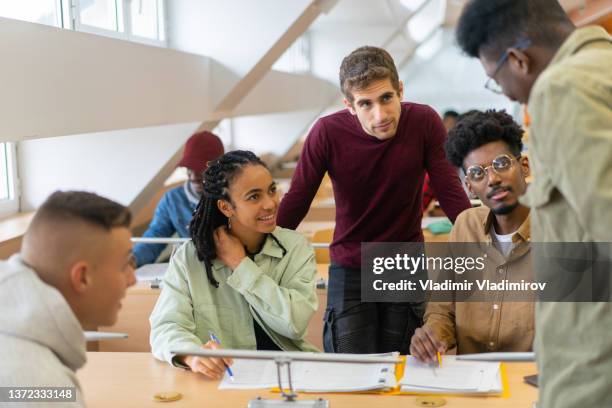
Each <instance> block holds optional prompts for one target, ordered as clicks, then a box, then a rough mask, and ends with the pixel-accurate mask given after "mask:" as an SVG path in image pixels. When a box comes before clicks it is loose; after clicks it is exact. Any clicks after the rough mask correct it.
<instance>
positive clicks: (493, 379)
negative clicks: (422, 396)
mask: <svg viewBox="0 0 612 408" xmlns="http://www.w3.org/2000/svg"><path fill="white" fill-rule="evenodd" d="M400 386H401V391H402V392H408V393H428V394H430V393H431V394H437V393H442V394H500V393H502V392H503V383H502V372H501V365H500V363H498V362H482V361H462V360H457V359H456V358H455V356H444V358H443V362H442V366H441V367H438V366H437V364H435V365H430V364H423V363H421V362H419V361H418V360H417V359H415V358H414V357H412V356H408V357H407V359H406V365H405V368H404V375H403V377H402V379H401V380H400Z"/></svg>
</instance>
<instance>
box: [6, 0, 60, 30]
mask: <svg viewBox="0 0 612 408" xmlns="http://www.w3.org/2000/svg"><path fill="white" fill-rule="evenodd" d="M0 16H2V17H8V18H13V19H16V20H24V21H29V22H32V23H41V24H47V25H52V26H56V27H61V26H62V24H61V4H60V2H59V1H58V0H0Z"/></svg>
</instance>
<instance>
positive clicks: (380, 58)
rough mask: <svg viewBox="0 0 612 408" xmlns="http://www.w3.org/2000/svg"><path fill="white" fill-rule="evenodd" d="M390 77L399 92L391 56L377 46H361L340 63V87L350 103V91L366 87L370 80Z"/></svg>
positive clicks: (395, 70)
mask: <svg viewBox="0 0 612 408" xmlns="http://www.w3.org/2000/svg"><path fill="white" fill-rule="evenodd" d="M387 78H388V79H390V80H391V85H392V86H393V88H394V89H395V90H396V91H397V92H399V89H400V85H399V75H398V73H397V68H396V67H395V62H393V57H391V54H389V53H388V52H387V51H385V50H384V49H382V48H378V47H371V46H367V45H366V46H363V47H359V48H357V49H356V50H355V51H353V52H351V53H350V54H349V55H347V56H346V57H344V59H343V60H342V64H341V65H340V89H341V90H342V93H343V94H344V96H345V97H346V99H348V100H349V101H350V102H351V103H352V102H353V95H352V93H351V92H352V91H354V90H355V91H359V90H362V89H364V88H367V87H368V86H369V85H370V84H371V83H372V82H374V81H378V80H381V79H387Z"/></svg>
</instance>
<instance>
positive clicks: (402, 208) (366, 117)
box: [278, 47, 470, 354]
mask: <svg viewBox="0 0 612 408" xmlns="http://www.w3.org/2000/svg"><path fill="white" fill-rule="evenodd" d="M340 86H341V88H342V92H343V94H344V96H345V99H344V104H345V105H346V107H347V109H345V110H342V111H339V112H337V113H334V114H332V115H329V116H326V117H323V118H321V119H319V120H318V121H317V122H316V123H315V125H314V126H313V128H312V129H311V131H310V134H309V135H308V138H307V139H306V143H305V144H304V148H303V150H302V154H301V157H300V160H299V162H298V166H297V169H296V172H295V174H294V176H293V180H292V182H291V188H290V189H289V192H288V193H287V194H286V195H285V197H284V198H283V200H282V202H281V204H280V209H279V214H278V225H280V226H282V227H286V228H292V229H295V228H296V227H297V226H298V225H299V223H300V222H301V221H302V219H303V218H304V216H305V215H306V213H307V212H308V209H309V208H310V203H311V202H312V199H313V197H314V196H315V194H316V192H317V190H318V188H319V185H320V183H321V179H322V178H323V176H324V174H325V172H328V173H329V175H330V178H331V180H332V184H333V188H334V197H335V200H336V228H335V230H334V239H333V242H332V244H331V247H330V255H331V265H330V268H329V289H328V298H327V309H326V311H325V328H324V333H323V343H324V347H325V351H326V352H335V353H378V352H388V351H401V352H402V354H407V352H408V348H409V346H410V338H411V337H412V335H413V333H414V330H415V329H416V328H417V327H419V326H421V324H422V316H423V311H424V307H425V305H424V304H421V303H390V302H385V303H365V302H362V301H361V272H360V266H361V265H360V264H361V253H360V248H361V243H362V242H422V241H423V233H422V231H421V214H422V213H421V205H422V204H421V200H422V189H423V177H424V174H425V171H427V172H428V173H429V175H430V178H431V182H432V185H433V187H434V189H435V191H436V192H437V193H438V197H439V199H440V202H441V204H442V208H443V209H444V211H445V212H446V214H447V215H448V216H449V218H450V219H451V221H454V220H455V218H456V217H457V215H458V214H459V213H460V212H461V211H463V210H465V209H467V208H469V207H470V202H469V200H468V198H467V196H466V195H465V192H464V191H463V188H462V187H461V184H460V181H459V178H458V176H457V172H456V170H455V169H454V168H453V167H452V166H451V164H450V163H449V162H448V161H447V160H446V157H445V155H444V148H443V144H444V139H445V136H446V131H445V129H444V126H443V125H442V121H441V120H440V118H439V116H438V115H437V114H436V112H435V111H434V110H433V109H432V108H430V107H428V106H425V105H419V104H414V103H402V102H401V101H402V96H403V84H402V82H401V81H400V80H399V78H398V74H397V69H396V68H395V63H394V62H393V59H392V58H391V56H390V55H389V53H387V52H386V51H385V50H383V49H380V48H375V47H361V48H358V49H357V50H355V51H353V52H352V53H351V54H349V55H348V56H347V57H345V58H344V60H343V61H342V65H341V67H340Z"/></svg>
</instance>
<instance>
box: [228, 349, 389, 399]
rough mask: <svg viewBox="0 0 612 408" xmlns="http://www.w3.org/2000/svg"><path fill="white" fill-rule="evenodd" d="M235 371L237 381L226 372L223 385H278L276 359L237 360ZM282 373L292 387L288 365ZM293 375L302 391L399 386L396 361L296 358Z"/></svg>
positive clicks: (239, 387)
mask: <svg viewBox="0 0 612 408" xmlns="http://www.w3.org/2000/svg"><path fill="white" fill-rule="evenodd" d="M389 355H393V354H389ZM232 371H233V373H234V381H231V380H230V378H229V377H228V375H227V373H226V374H225V377H224V378H223V380H222V381H221V383H220V384H219V389H222V390H229V389H257V388H274V387H278V379H277V378H278V377H277V367H276V364H275V363H274V361H269V360H234V364H233V365H232ZM281 376H282V379H283V388H286V387H288V383H287V368H286V367H283V368H282V370H281ZM291 379H292V382H293V387H294V389H295V390H296V391H302V392H322V393H325V392H355V391H373V390H378V391H383V390H391V389H393V388H395V387H397V380H396V378H395V365H394V364H359V363H350V364H349V363H320V362H294V363H291Z"/></svg>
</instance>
